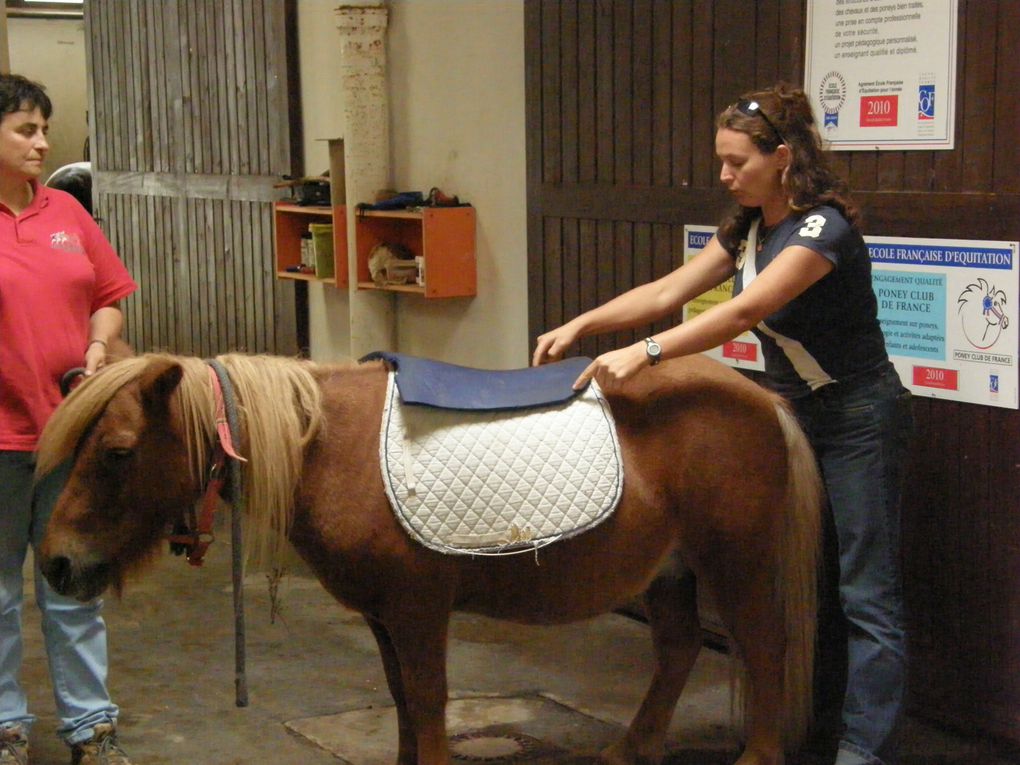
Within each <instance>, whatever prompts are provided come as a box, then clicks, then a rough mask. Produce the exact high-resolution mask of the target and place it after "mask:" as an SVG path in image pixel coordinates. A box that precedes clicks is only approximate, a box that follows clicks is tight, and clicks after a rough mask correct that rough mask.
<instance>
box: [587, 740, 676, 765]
mask: <svg viewBox="0 0 1020 765" xmlns="http://www.w3.org/2000/svg"><path fill="white" fill-rule="evenodd" d="M598 761H599V762H600V763H603V765H659V763H660V762H662V757H649V756H647V755H641V754H638V753H637V752H635V751H634V749H633V748H632V747H630V746H628V745H627V742H626V741H617V742H616V743H615V744H611V745H610V746H608V747H606V748H605V749H603V750H602V751H601V752H600V753H599V759H598Z"/></svg>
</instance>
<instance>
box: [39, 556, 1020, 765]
mask: <svg viewBox="0 0 1020 765" xmlns="http://www.w3.org/2000/svg"><path fill="white" fill-rule="evenodd" d="M228 556H229V548H228V547H227V545H226V543H225V542H217V543H216V544H215V545H213V547H212V549H211V552H210V557H209V558H208V559H207V563H206V565H205V567H204V568H202V569H192V568H191V567H189V566H188V565H187V564H186V563H184V562H183V560H182V559H179V558H173V557H170V556H165V557H163V558H162V559H161V560H160V562H159V563H158V564H157V566H156V568H155V571H153V572H152V573H151V574H150V575H148V576H147V577H146V578H144V579H142V580H141V581H139V582H135V583H134V584H133V585H130V586H129V588H128V590H127V592H126V593H125V595H124V597H123V599H122V600H119V601H118V600H117V599H116V598H113V597H110V598H108V600H107V606H106V612H105V613H106V619H107V624H108V626H109V635H110V638H109V640H110V654H111V664H112V668H111V678H110V686H111V690H112V692H113V695H114V699H115V700H116V701H117V703H118V704H119V705H120V706H121V720H120V738H121V743H122V744H123V746H124V747H125V749H126V750H127V751H128V753H129V754H130V755H131V757H132V760H133V761H134V763H135V764H136V765H164V764H166V763H190V764H193V765H247V764H248V763H265V764H268V765H298V764H299V763H300V765H327V764H334V765H335V763H338V762H348V763H351V764H352V765H377V763H378V764H379V765H382V763H386V764H387V765H390V764H391V763H392V762H393V761H394V760H395V747H396V734H395V722H394V716H393V714H392V707H391V700H390V697H389V694H388V691H387V690H386V684H385V681H384V678H383V673H382V668H381V665H380V662H379V659H378V656H377V654H376V648H375V644H374V641H373V639H372V636H371V633H370V632H369V630H368V628H367V627H366V626H365V625H364V623H363V622H362V621H361V619H360V617H358V616H357V615H356V614H354V613H351V612H348V611H346V610H344V609H343V608H341V607H340V606H339V605H338V604H336V602H335V601H333V600H332V599H331V598H330V597H329V596H328V595H326V593H325V592H324V591H323V590H322V589H321V588H320V587H319V586H318V584H317V583H316V582H315V581H314V580H312V579H309V578H307V577H305V576H300V575H295V576H290V577H287V578H286V579H285V580H284V582H283V584H282V585H281V588H280V590H281V594H282V611H281V613H280V614H279V616H278V618H277V619H276V622H275V623H271V622H270V607H269V597H268V591H267V587H266V585H265V580H264V578H262V577H260V576H252V577H250V578H249V581H248V585H249V586H247V587H246V597H247V621H248V643H247V650H248V685H249V694H250V705H249V706H248V707H247V708H243V709H239V708H237V707H236V706H235V704H234V680H233V676H234V670H233V666H234V661H233V625H232V605H231V595H230V573H229V561H228ZM38 626H39V620H38V612H37V611H36V609H35V607H34V604H32V603H30V604H29V605H28V607H27V608H26V612H25V635H26V651H25V662H24V668H23V673H22V675H23V681H24V683H25V685H26V687H27V688H28V690H29V694H30V701H31V704H32V711H33V712H34V713H35V714H36V715H38V716H39V718H40V719H39V722H38V723H37V724H36V726H35V727H34V728H33V732H32V739H31V745H32V763H33V765H58V764H59V765H64V763H67V762H68V755H67V750H66V748H65V747H64V746H63V745H62V744H61V743H60V741H59V740H58V739H57V738H56V737H55V735H54V733H53V732H54V730H55V728H56V721H55V718H54V715H53V702H52V699H51V697H50V684H49V679H48V675H47V671H46V664H45V657H44V654H43V650H42V641H41V638H40V636H39V630H38ZM650 662H651V657H650V645H649V640H648V634H647V628H646V627H645V626H644V625H642V624H640V623H638V622H636V621H634V620H632V619H629V618H626V617H623V616H619V615H607V616H603V617H600V618H598V619H595V620H592V621H589V622H585V623H581V624H575V625H570V626H566V627H558V628H535V627H522V626H519V625H510V624H506V623H501V622H495V621H492V620H489V619H484V618H481V617H475V616H470V615H458V616H456V617H455V619H454V621H453V624H452V629H451V642H450V672H449V674H450V689H451V696H452V698H453V700H452V701H451V704H450V707H449V711H448V719H449V720H450V726H449V727H450V733H451V736H453V737H454V752H455V754H456V755H457V759H456V761H457V762H464V763H467V762H486V763H488V765H500V764H501V763H510V762H528V763H531V764H533V765H538V764H539V763H557V765H566V764H567V763H582V762H589V763H590V762H591V761H592V760H591V759H590V757H587V756H585V755H590V754H591V753H592V752H594V751H597V750H598V749H599V748H601V747H602V746H604V745H605V744H606V743H607V742H609V741H611V740H614V739H615V738H617V737H618V736H620V735H621V733H622V731H623V729H624V726H625V725H626V723H627V721H629V719H630V717H631V715H632V714H633V712H634V711H635V710H636V709H637V706H638V704H639V703H640V700H641V697H642V695H643V692H644V689H645V683H646V682H647V680H648V679H649V677H650V667H651V664H650ZM729 675H730V667H729V659H728V658H727V657H726V656H724V655H723V654H720V653H718V652H716V651H713V650H710V649H705V650H703V651H702V653H701V656H700V657H699V660H698V663H697V665H696V667H695V670H694V673H693V675H692V677H691V680H690V682H689V684H688V687H687V689H686V690H685V692H684V695H683V697H682V698H681V701H680V705H679V707H678V710H677V714H676V715H675V717H674V720H673V727H672V742H671V746H670V754H669V756H668V758H667V759H668V765H726V764H727V763H732V762H733V761H734V760H735V759H736V756H737V753H738V746H739V745H738V741H737V738H736V735H735V734H734V732H733V726H732V724H731V715H730V696H729V681H728V678H729ZM1017 761H1018V760H1011V759H1008V758H1007V757H1006V755H1005V754H1003V753H1001V752H1000V753H996V751H995V749H994V748H993V747H992V746H991V745H990V744H989V743H988V742H984V741H981V740H977V739H969V738H965V737H961V736H958V735H950V734H948V733H946V732H945V731H942V730H938V729H936V728H934V727H930V726H926V725H923V724H921V723H920V722H918V721H917V720H913V719H911V720H910V721H909V723H908V726H907V735H906V744H905V752H904V756H903V760H902V763H903V765H1006V763H1010V762H1017ZM791 765H793V763H791Z"/></svg>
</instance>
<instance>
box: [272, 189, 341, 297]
mask: <svg viewBox="0 0 1020 765" xmlns="http://www.w3.org/2000/svg"><path fill="white" fill-rule="evenodd" d="M273 217H274V219H275V223H276V227H275V232H274V234H275V237H276V239H275V242H276V275H277V277H279V278H280V279H294V280H296V281H307V282H323V283H325V284H335V285H336V286H337V287H339V288H341V289H346V288H347V283H348V277H347V208H346V207H345V206H344V205H334V206H332V207H314V206H310V205H309V206H302V205H296V204H293V203H291V202H276V203H275V205H274V216H273ZM309 223H332V224H333V263H334V269H335V270H334V273H335V276H334V277H331V278H326V279H322V278H319V277H318V276H316V275H314V274H305V273H299V272H294V271H288V270H287V268H289V267H292V266H299V265H301V237H302V235H303V234H304V233H305V232H306V231H308V224H309Z"/></svg>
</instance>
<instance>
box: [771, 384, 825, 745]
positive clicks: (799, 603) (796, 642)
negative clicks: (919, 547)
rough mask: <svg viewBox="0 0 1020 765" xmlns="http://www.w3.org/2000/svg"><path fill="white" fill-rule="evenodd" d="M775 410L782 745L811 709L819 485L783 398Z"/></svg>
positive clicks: (791, 740) (800, 733)
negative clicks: (779, 472)
mask: <svg viewBox="0 0 1020 765" xmlns="http://www.w3.org/2000/svg"><path fill="white" fill-rule="evenodd" d="M776 411H777V414H778V416H779V424H780V426H781V427H782V430H783V437H784V438H785V440H786V452H787V475H788V479H787V513H786V516H785V526H786V527H785V529H784V533H783V541H782V549H781V550H780V551H779V567H778V576H779V577H780V582H779V589H778V592H779V593H781V594H782V598H783V604H784V605H783V608H784V611H785V614H784V616H785V620H786V663H785V667H784V683H783V688H784V701H785V704H784V706H785V709H786V721H785V722H786V729H785V735H786V742H787V744H788V746H795V745H796V744H797V743H799V742H800V741H801V740H802V739H803V737H804V734H805V733H806V731H807V726H808V724H809V722H810V720H811V712H812V709H811V695H812V670H813V667H814V656H815V625H816V618H817V610H818V600H817V597H818V565H819V556H820V554H821V533H822V532H821V509H822V498H823V488H822V480H821V476H820V475H819V472H818V465H817V462H816V461H815V455H814V451H813V449H812V448H811V444H810V443H809V442H808V440H807V436H805V435H804V431H803V430H801V428H800V425H799V424H798V423H797V420H796V419H795V418H794V416H793V414H792V413H791V412H790V410H789V407H788V406H787V405H786V404H785V402H783V401H779V402H778V403H777V405H776Z"/></svg>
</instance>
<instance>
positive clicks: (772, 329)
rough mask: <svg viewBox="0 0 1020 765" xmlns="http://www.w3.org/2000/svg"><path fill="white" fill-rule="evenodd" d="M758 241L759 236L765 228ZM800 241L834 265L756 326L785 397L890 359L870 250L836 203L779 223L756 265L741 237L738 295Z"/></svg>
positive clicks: (844, 378) (770, 372)
mask: <svg viewBox="0 0 1020 765" xmlns="http://www.w3.org/2000/svg"><path fill="white" fill-rule="evenodd" d="M759 225H760V222H759ZM758 239H759V242H761V234H760V233H759V235H758ZM794 245H800V246H803V247H807V248H808V249H811V250H814V251H815V252H817V253H818V254H819V255H821V256H822V257H824V258H826V259H827V260H829V261H831V262H832V264H833V266H834V268H833V270H832V271H830V272H829V273H828V274H827V275H826V276H824V277H823V278H822V279H820V280H819V281H817V282H815V283H814V284H812V285H811V286H810V287H809V288H808V289H807V290H805V291H804V292H803V293H801V294H800V295H798V296H797V297H796V298H794V299H793V300H791V301H790V302H789V303H787V304H786V305H784V306H783V307H782V308H780V309H779V310H778V311H776V312H775V313H773V314H772V315H771V316H768V317H767V318H766V319H765V320H764V321H763V322H761V323H759V324H758V326H757V327H754V329H753V331H754V334H755V335H756V336H757V337H758V339H759V340H760V341H761V345H762V352H763V354H764V357H765V371H766V373H767V374H768V376H769V377H770V378H771V379H772V382H773V387H774V388H775V389H776V390H777V391H778V392H779V393H781V394H783V395H784V396H786V397H787V398H800V397H802V396H806V395H808V394H809V393H810V392H811V391H813V390H817V389H818V388H821V387H823V386H825V385H828V384H830V383H833V382H838V381H844V382H845V381H850V380H853V379H854V378H855V377H858V376H860V375H864V374H867V373H869V372H871V371H874V370H875V369H879V368H882V367H883V366H884V365H885V364H886V363H887V361H888V355H887V354H886V350H885V338H884V337H883V335H882V329H881V326H880V325H879V322H878V303H877V301H876V299H875V293H874V291H873V290H872V287H871V261H870V259H869V258H868V248H867V246H866V245H865V244H864V239H863V237H861V235H860V233H858V232H857V230H856V229H854V228H853V227H852V226H851V225H850V224H849V222H847V220H846V218H844V217H843V216H842V215H841V214H840V212H839V211H838V210H836V209H835V208H833V207H828V206H822V207H816V208H814V209H812V210H809V211H808V212H805V213H802V214H800V215H793V216H791V217H789V218H786V219H785V220H783V221H780V222H779V223H778V224H777V225H776V226H775V228H774V229H772V230H771V231H769V232H768V234H767V236H766V237H765V239H764V242H763V243H762V246H761V248H760V251H759V252H758V253H757V257H756V258H755V259H754V260H753V262H752V263H746V262H745V258H744V251H745V250H746V249H747V241H746V240H745V241H742V242H741V243H740V244H739V246H738V247H737V248H735V249H734V250H732V251H731V252H730V254H731V255H733V256H734V257H735V258H736V260H737V272H736V277H735V280H734V284H733V295H734V296H736V295H739V294H740V293H741V291H742V290H743V289H744V286H745V283H749V281H747V280H750V279H753V278H754V276H755V275H756V274H757V273H760V272H761V271H762V270H763V269H765V268H768V265H769V264H770V263H771V262H772V261H773V260H774V259H775V258H776V256H778V255H779V253H780V252H782V251H783V250H784V249H785V248H787V247H790V246H794Z"/></svg>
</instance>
